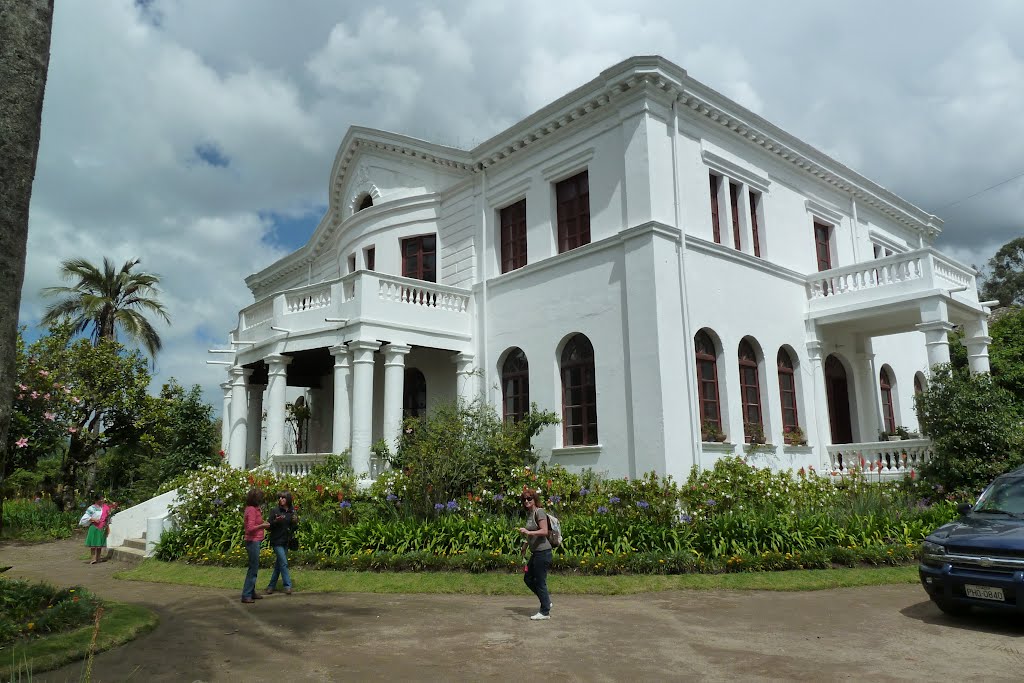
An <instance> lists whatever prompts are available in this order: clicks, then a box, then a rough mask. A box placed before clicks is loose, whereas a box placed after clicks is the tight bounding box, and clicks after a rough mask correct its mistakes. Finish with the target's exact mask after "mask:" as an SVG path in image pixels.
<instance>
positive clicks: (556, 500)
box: [548, 496, 562, 503]
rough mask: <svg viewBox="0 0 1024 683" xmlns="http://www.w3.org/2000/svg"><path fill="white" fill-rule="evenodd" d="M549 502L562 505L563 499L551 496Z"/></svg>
mask: <svg viewBox="0 0 1024 683" xmlns="http://www.w3.org/2000/svg"><path fill="white" fill-rule="evenodd" d="M548 500H550V501H551V502H552V503H561V502H562V497H561V496H551V497H550V498H548Z"/></svg>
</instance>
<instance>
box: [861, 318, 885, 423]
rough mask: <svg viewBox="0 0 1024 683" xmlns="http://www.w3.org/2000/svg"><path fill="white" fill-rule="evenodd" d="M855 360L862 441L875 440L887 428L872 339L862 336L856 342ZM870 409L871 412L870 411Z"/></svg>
mask: <svg viewBox="0 0 1024 683" xmlns="http://www.w3.org/2000/svg"><path fill="white" fill-rule="evenodd" d="M854 349H855V350H856V352H855V354H854V361H855V363H856V368H857V377H855V378H854V381H855V382H856V383H857V384H856V387H857V397H858V398H857V413H858V420H857V422H858V425H859V426H860V432H861V434H860V441H874V440H875V439H876V438H877V435H878V432H880V431H882V429H884V428H885V417H884V416H883V415H882V395H881V391H882V390H881V387H880V386H879V383H878V377H879V371H878V366H877V365H876V364H875V352H874V351H875V350H874V346H873V345H872V343H871V339H868V338H861V339H856V340H855V342H854ZM869 410H870V412H868V411H869Z"/></svg>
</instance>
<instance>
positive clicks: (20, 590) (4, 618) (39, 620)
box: [0, 578, 100, 648]
mask: <svg viewBox="0 0 1024 683" xmlns="http://www.w3.org/2000/svg"><path fill="white" fill-rule="evenodd" d="M99 606H100V601H99V599H97V598H96V597H95V596H94V595H92V594H91V593H89V592H88V591H87V590H85V589H84V588H81V587H77V586H76V587H72V588H55V587H53V586H50V585H47V584H45V583H29V582H28V581H16V580H10V579H2V578H0V648H2V647H5V646H6V645H7V644H8V643H11V642H13V641H14V640H16V639H19V638H32V637H36V636H42V635H49V634H52V633H61V632H63V631H71V630H74V629H76V628H79V627H81V626H85V625H86V624H89V623H91V622H92V621H93V618H94V615H95V613H96V610H97V609H98V608H99Z"/></svg>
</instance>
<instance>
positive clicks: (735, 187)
mask: <svg viewBox="0 0 1024 683" xmlns="http://www.w3.org/2000/svg"><path fill="white" fill-rule="evenodd" d="M742 190H743V188H742V187H741V186H740V184H739V183H734V182H732V181H731V180H730V181H729V208H731V209H732V243H733V246H734V247H736V251H743V229H742V227H741V226H740V192H741V191H742Z"/></svg>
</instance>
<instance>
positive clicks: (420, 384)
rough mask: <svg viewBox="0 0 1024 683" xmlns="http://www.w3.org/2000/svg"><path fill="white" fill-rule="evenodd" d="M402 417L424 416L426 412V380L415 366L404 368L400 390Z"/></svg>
mask: <svg viewBox="0 0 1024 683" xmlns="http://www.w3.org/2000/svg"><path fill="white" fill-rule="evenodd" d="M402 414H403V416H404V417H425V416H426V414H427V380H426V378H425V377H423V373H422V372H420V371H419V370H417V369H416V368H406V370H405V389H404V391H403V392H402Z"/></svg>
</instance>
